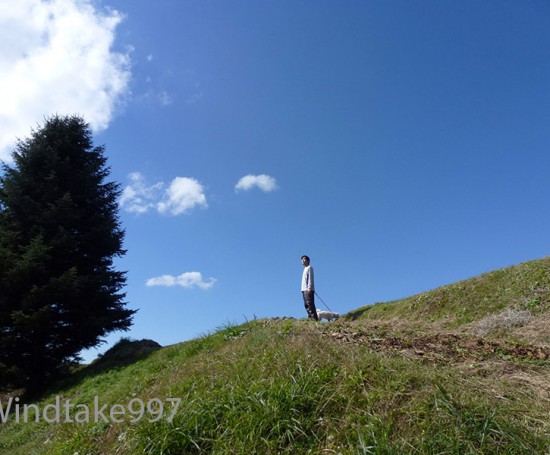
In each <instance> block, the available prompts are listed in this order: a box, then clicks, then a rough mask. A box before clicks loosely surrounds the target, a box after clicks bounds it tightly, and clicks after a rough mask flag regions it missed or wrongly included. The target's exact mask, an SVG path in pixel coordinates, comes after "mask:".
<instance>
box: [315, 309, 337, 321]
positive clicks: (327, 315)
mask: <svg viewBox="0 0 550 455" xmlns="http://www.w3.org/2000/svg"><path fill="white" fill-rule="evenodd" d="M317 317H318V318H319V321H321V320H323V319H326V320H327V321H328V322H330V321H332V320H333V319H338V318H339V317H340V315H339V314H338V313H334V312H332V311H324V310H319V309H318V310H317Z"/></svg>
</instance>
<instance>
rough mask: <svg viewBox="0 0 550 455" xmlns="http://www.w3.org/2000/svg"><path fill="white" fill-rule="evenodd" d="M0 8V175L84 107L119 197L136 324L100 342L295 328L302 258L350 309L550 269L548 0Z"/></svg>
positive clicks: (60, 2)
mask: <svg viewBox="0 0 550 455" xmlns="http://www.w3.org/2000/svg"><path fill="white" fill-rule="evenodd" d="M8 3H9V5H10V7H9V8H8V7H7V6H8ZM0 11H2V12H1V13H0V30H1V31H0V37H1V38H2V39H1V40H0V43H3V44H0V48H1V49H2V52H1V53H0V87H1V88H0V99H2V100H3V103H2V105H3V107H0V131H1V134H0V156H1V157H2V159H4V160H6V159H9V158H8V156H9V150H11V149H13V142H14V141H15V138H16V137H25V136H26V135H28V134H29V132H30V128H31V127H32V126H34V125H36V123H37V122H38V123H40V122H41V121H42V119H43V118H44V116H45V115H50V114H54V113H59V114H74V113H78V114H81V115H83V116H84V117H85V118H86V119H87V120H88V121H89V122H90V123H91V124H92V126H93V128H94V131H95V135H94V138H95V141H96V143H97V144H98V145H99V144H104V145H105V147H106V154H107V157H108V159H109V164H110V166H111V179H112V180H115V181H117V182H119V183H120V184H121V187H122V189H124V193H123V198H122V200H121V210H120V217H121V221H122V224H123V226H124V228H125V229H126V241H125V248H126V249H127V250H128V252H127V254H126V256H125V257H124V258H123V259H121V260H120V261H118V263H117V266H118V267H119V268H120V269H123V270H127V271H128V275H127V278H128V282H127V288H126V291H127V301H128V306H129V307H130V308H134V309H139V312H138V313H137V314H136V316H135V319H134V325H133V327H132V329H131V331H130V332H128V333H125V334H124V333H115V334H113V335H111V336H109V337H108V342H109V344H112V343H113V342H115V341H116V340H118V339H119V338H120V337H121V336H130V337H132V338H136V339H141V338H151V339H154V340H156V341H157V342H159V343H161V344H163V345H167V344H172V343H176V342H179V341H184V340H188V339H191V338H194V337H196V336H199V335H201V334H204V333H207V332H209V331H211V330H215V329H216V328H217V327H219V326H222V325H224V324H227V323H232V322H242V321H244V320H245V319H253V318H254V317H255V316H256V317H258V318H261V317H276V316H280V317H282V316H293V317H304V316H305V315H306V313H305V310H304V309H303V303H302V300H301V295H300V278H301V272H302V265H301V263H300V256H301V255H302V254H308V255H309V256H310V257H311V260H312V265H313V266H314V268H315V271H316V281H317V283H316V284H317V292H318V293H319V295H320V296H321V297H322V299H323V300H324V301H325V302H326V303H327V304H328V305H329V306H330V307H331V309H333V310H334V311H339V312H340V313H346V312H348V311H350V310H353V309H355V308H358V307H360V306H363V305H366V304H371V303H374V302H380V301H388V300H393V299H398V298H402V297H407V296H410V295H413V294H416V293H419V292H422V291H426V290H429V289H433V288H435V287H438V286H441V285H444V284H448V283H451V282H454V281H458V280H461V279H465V278H469V277H472V276H475V275H478V274H480V273H483V272H487V271H490V270H494V269H497V268H501V267H505V266H509V265H513V264H517V263H520V262H523V261H527V260H531V259H536V258H541V257H544V256H546V255H548V251H549V241H548V232H549V231H548V226H549V225H550V208H549V207H550V206H549V204H548V201H549V200H550V180H549V179H548V169H550V153H549V151H550V150H549V146H550V128H549V127H550V3H548V2H547V1H545V0H525V1H519V0H517V1H511V0H498V1H496V0H495V1H492V0H486V1H483V2H479V1H475V0H471V1H469V0H463V1H460V2H457V1H450V0H449V1H446V0H433V1H429V0H418V1H410V0H407V1H405V0H402V1H400V0H387V1H382V0H380V1H373V0H364V1H351V0H348V1H333V0H331V1H328V0H315V1H290V0H282V1H276V2H275V1H273V2H259V1H251V0H241V1H230V0H228V1H210V0H200V1H199V0H196V1H186V0H177V1H176V0H159V1H157V2H155V3H154V5H153V3H151V2H146V1H142V0H103V1H101V2H100V1H77V0H55V1H53V2H43V1H39V0H24V1H20V2H18V3H17V7H14V6H13V5H12V2H8V1H7V0H0ZM2 35H3V36H2ZM318 306H320V307H323V305H322V303H320V302H318ZM106 347H108V345H106V346H104V347H103V348H102V349H100V351H101V350H104V349H105V348H106ZM97 352H98V351H96V350H92V351H90V352H87V353H85V357H86V359H91V358H93V357H95V355H96V354H97Z"/></svg>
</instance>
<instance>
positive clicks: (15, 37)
mask: <svg viewBox="0 0 550 455" xmlns="http://www.w3.org/2000/svg"><path fill="white" fill-rule="evenodd" d="M122 19H123V15H122V14H121V13H120V12H118V11H115V10H112V9H110V10H108V11H107V10H105V11H98V10H97V9H96V8H95V7H94V6H93V4H92V2H91V1H90V0H50V1H46V0H17V1H13V0H0V43H2V45H1V46H2V50H1V52H0V100H2V102H1V103H0V131H1V132H2V134H1V135H0V159H9V151H10V149H12V148H13V146H14V145H15V142H16V139H17V138H24V137H27V136H29V134H30V130H31V128H33V127H36V125H37V124H39V123H41V122H43V120H44V118H45V117H48V116H50V115H54V114H59V115H72V114H78V115H82V116H83V117H84V118H85V119H86V121H87V122H89V123H90V125H91V126H92V128H93V130H94V131H100V130H102V129H105V128H107V127H108V126H109V123H110V121H111V119H112V117H113V115H114V111H115V108H116V106H117V103H118V102H119V101H120V100H121V98H122V97H123V96H124V95H126V94H128V91H129V88H128V82H129V79H130V57H129V52H130V51H127V52H125V53H120V52H114V51H113V50H112V49H111V48H112V45H113V42H114V39H115V30H116V27H117V26H118V24H119V23H120V22H121V21H122Z"/></svg>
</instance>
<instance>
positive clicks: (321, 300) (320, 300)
mask: <svg viewBox="0 0 550 455" xmlns="http://www.w3.org/2000/svg"><path fill="white" fill-rule="evenodd" d="M313 292H314V293H315V295H316V296H317V297H319V300H320V301H321V302H323V305H325V306H326V307H327V310H329V311H330V312H331V313H334V311H332V310H331V309H330V308H329V307H328V305H327V304H326V303H325V302H324V301H323V299H322V298H321V296H320V295H319V294H317V291H313Z"/></svg>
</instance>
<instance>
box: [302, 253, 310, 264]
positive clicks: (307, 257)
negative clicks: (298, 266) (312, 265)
mask: <svg viewBox="0 0 550 455" xmlns="http://www.w3.org/2000/svg"><path fill="white" fill-rule="evenodd" d="M304 258H306V259H307V262H311V261H310V260H309V256H306V255H305V254H304V255H303V256H302V257H301V258H300V260H302V259H304Z"/></svg>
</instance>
